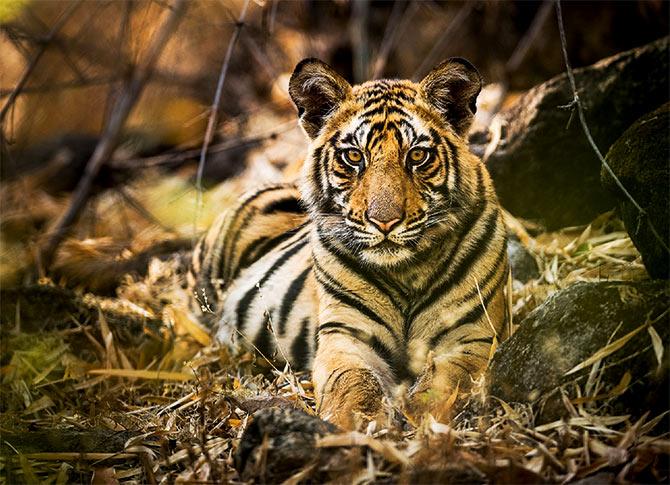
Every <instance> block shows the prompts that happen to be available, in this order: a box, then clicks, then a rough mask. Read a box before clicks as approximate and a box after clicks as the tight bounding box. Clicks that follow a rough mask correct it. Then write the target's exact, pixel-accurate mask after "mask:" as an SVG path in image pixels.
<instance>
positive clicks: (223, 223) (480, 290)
mask: <svg viewBox="0 0 670 485" xmlns="http://www.w3.org/2000/svg"><path fill="white" fill-rule="evenodd" d="M481 85H482V80H481V77H480V75H479V73H478V72H477V70H476V69H475V68H474V67H473V66H472V65H471V64H470V63H469V62H467V61H466V60H464V59H460V58H452V59H449V60H447V61H445V62H443V63H441V64H440V65H438V66H437V67H435V69H433V71H431V72H430V73H429V74H428V75H427V76H426V77H425V78H424V79H423V80H422V81H421V82H419V83H414V82H411V81H405V80H379V81H370V82H367V83H364V84H361V85H357V86H353V87H352V86H351V85H349V84H348V83H347V81H345V80H344V79H343V78H342V77H340V76H339V75H338V74H337V73H336V72H334V71H333V70H332V69H331V68H330V67H329V66H328V65H326V64H324V63H323V62H321V61H319V60H317V59H305V60H303V61H302V62H300V63H299V64H298V65H297V67H296V68H295V71H294V72H293V75H292V77H291V79H290V84H289V93H290V96H291V98H292V100H293V102H294V103H295V105H296V107H297V109H298V115H299V117H300V123H301V125H302V127H303V129H304V131H305V133H306V134H307V136H308V137H309V141H310V144H309V150H308V154H307V158H306V161H305V163H304V168H303V173H302V178H301V182H300V185H299V188H298V187H296V186H293V185H290V184H287V185H276V186H271V187H264V188H261V189H260V190H257V191H256V192H254V193H253V194H251V195H249V196H247V197H246V198H244V199H243V200H241V201H240V203H239V204H238V205H237V207H235V208H234V209H233V210H231V211H229V212H228V213H226V214H224V215H223V216H222V217H221V218H220V219H219V220H218V222H217V223H215V224H214V226H213V227H212V228H211V229H210V230H209V232H208V233H207V234H206V235H205V236H204V237H203V239H202V240H201V241H200V243H199V244H198V246H197V248H196V250H195V252H194V256H193V265H192V275H191V284H192V291H193V292H194V293H196V294H198V295H199V300H200V302H202V299H203V296H206V297H207V301H208V302H209V305H211V306H213V307H214V306H215V312H216V315H217V325H218V334H217V336H218V338H219V339H220V340H221V341H224V342H231V341H232V340H234V339H235V338H238V337H239V338H241V339H242V340H243V341H244V342H246V343H247V344H251V345H253V346H254V347H256V348H257V349H258V350H259V351H260V352H262V353H263V354H264V355H265V356H268V357H269V356H274V357H275V358H276V359H277V360H279V361H283V360H288V361H289V362H290V363H291V364H292V365H293V367H294V368H301V369H311V371H312V378H313V382H314V388H315V394H316V398H317V405H318V410H319V413H320V415H321V416H322V417H323V418H325V419H328V420H330V421H332V422H334V423H336V424H338V425H340V426H342V427H345V428H350V427H352V426H353V425H354V417H355V416H356V415H362V416H363V417H364V418H375V417H379V416H381V415H382V399H383V398H384V397H385V396H389V395H390V394H391V392H392V389H394V387H395V386H396V385H398V384H400V383H406V384H407V385H408V386H409V398H410V401H409V402H410V403H414V404H415V405H416V406H418V407H421V406H422V405H425V404H426V403H428V404H429V405H435V406H439V403H440V402H444V401H445V398H446V397H447V396H450V395H452V394H453V393H454V392H457V390H461V391H463V390H466V389H467V388H468V387H470V385H471V383H472V381H473V380H474V379H476V378H477V377H478V376H479V375H480V374H481V373H482V371H483V370H484V368H485V366H486V364H487V360H488V357H489V353H490V350H491V347H492V344H493V342H494V337H495V338H496V339H497V340H500V339H503V338H504V337H505V336H506V334H507V324H506V323H507V303H506V299H505V296H504V287H505V284H506V282H507V279H508V272H509V269H508V263H507V255H506V241H505V228H504V225H503V221H502V216H501V211H500V207H499V205H498V201H497V198H496V195H495V192H494V189H493V186H492V183H491V180H490V178H489V174H488V172H487V171H486V168H485V167H484V165H483V164H482V163H481V161H480V160H479V159H478V158H477V157H475V156H474V155H472V154H471V153H470V152H469V151H468V148H467V146H466V141H465V137H466V133H467V131H468V128H469V127H470V124H471V122H472V119H473V115H474V112H475V110H476V107H475V101H476V98H477V95H478V94H479V92H480V90H481ZM434 409H437V408H434Z"/></svg>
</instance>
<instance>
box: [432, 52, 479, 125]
mask: <svg viewBox="0 0 670 485" xmlns="http://www.w3.org/2000/svg"><path fill="white" fill-rule="evenodd" d="M420 86H421V91H422V94H423V97H424V99H425V100H426V101H428V103H430V104H431V105H432V106H434V107H435V108H436V109H437V110H438V111H439V112H440V114H441V115H442V116H443V117H444V119H445V120H446V121H447V122H448V123H449V124H450V125H451V126H453V127H454V130H456V133H458V134H459V135H460V136H464V135H465V134H466V133H467V131H468V129H469V128H470V125H471V124H472V120H473V118H474V115H475V113H476V112H477V105H476V101H477V95H479V92H480V91H481V90H482V77H481V75H480V74H479V71H477V69H476V68H475V66H473V65H472V64H470V63H469V62H468V61H466V60H465V59H462V58H460V57H452V58H450V59H447V60H446V61H444V62H442V63H441V64H439V65H437V66H436V67H435V68H434V69H433V70H432V71H430V72H429V73H428V75H426V77H425V78H423V80H422V81H421V84H420Z"/></svg>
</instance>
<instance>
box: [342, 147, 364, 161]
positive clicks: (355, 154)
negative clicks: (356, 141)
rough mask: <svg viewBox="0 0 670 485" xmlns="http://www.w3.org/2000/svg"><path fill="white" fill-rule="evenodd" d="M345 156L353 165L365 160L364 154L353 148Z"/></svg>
mask: <svg viewBox="0 0 670 485" xmlns="http://www.w3.org/2000/svg"><path fill="white" fill-rule="evenodd" d="M344 156H345V157H346V158H347V161H349V162H351V163H353V164H358V163H360V161H361V160H362V159H363V154H362V153H361V151H360V150H356V149H355V148H351V149H349V150H347V151H346V152H344Z"/></svg>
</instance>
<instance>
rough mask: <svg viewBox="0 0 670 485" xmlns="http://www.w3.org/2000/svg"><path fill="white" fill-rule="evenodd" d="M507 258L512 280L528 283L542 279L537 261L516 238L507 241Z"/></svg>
mask: <svg viewBox="0 0 670 485" xmlns="http://www.w3.org/2000/svg"><path fill="white" fill-rule="evenodd" d="M507 257H508V258H509V265H510V269H511V270H512V278H514V279H515V280H517V281H520V282H521V283H526V282H528V281H530V280H534V279H536V278H539V277H540V271H539V269H538V267H537V261H535V258H534V257H533V255H532V254H530V252H529V251H528V249H526V247H525V246H524V245H523V244H521V242H519V240H518V239H517V238H515V237H508V239H507Z"/></svg>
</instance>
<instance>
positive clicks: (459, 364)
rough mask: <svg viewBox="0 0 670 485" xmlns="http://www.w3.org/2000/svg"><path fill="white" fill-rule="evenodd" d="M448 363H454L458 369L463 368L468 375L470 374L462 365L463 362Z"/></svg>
mask: <svg viewBox="0 0 670 485" xmlns="http://www.w3.org/2000/svg"><path fill="white" fill-rule="evenodd" d="M449 364H450V365H455V366H456V367H459V368H460V369H463V370H464V371H465V372H466V373H467V374H468V375H470V371H469V370H468V368H467V367H465V366H464V365H463V364H461V363H460V362H456V361H453V362H449Z"/></svg>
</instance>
